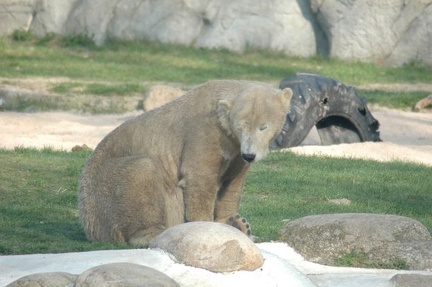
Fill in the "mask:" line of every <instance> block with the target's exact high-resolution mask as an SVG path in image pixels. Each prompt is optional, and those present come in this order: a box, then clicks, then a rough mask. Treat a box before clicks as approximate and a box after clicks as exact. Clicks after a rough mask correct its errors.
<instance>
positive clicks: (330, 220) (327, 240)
mask: <svg viewBox="0 0 432 287" xmlns="http://www.w3.org/2000/svg"><path fill="white" fill-rule="evenodd" d="M282 240H283V241H284V242H286V243H288V244H289V245H290V246H292V247H293V248H294V249H295V250H296V251H297V252H299V253H300V254H302V255H303V256H304V257H305V258H306V259H307V260H310V261H313V262H316V263H321V264H326V265H334V264H335V263H336V261H337V260H338V259H340V258H342V257H345V256H350V255H353V254H361V256H363V257H364V258H363V259H364V260H365V263H368V264H370V265H372V266H373V265H375V266H379V265H380V266H385V267H388V268H393V267H395V268H397V267H402V268H406V269H416V270H427V269H431V268H432V237H431V235H430V234H429V232H428V230H427V229H426V227H424V226H423V225H422V224H421V223H420V222H418V221H416V220H413V219H410V218H407V217H402V216H396V215H383V214H358V213H350V214H327V215H313V216H306V217H303V218H300V219H297V220H293V221H290V222H288V223H287V224H286V225H285V226H284V228H283V230H282Z"/></svg>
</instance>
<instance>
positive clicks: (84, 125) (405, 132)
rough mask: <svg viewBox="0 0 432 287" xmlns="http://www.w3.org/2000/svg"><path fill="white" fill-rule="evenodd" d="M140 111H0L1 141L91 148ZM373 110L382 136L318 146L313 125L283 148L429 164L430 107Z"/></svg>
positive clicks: (5, 144) (10, 144)
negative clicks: (301, 138)
mask: <svg viewBox="0 0 432 287" xmlns="http://www.w3.org/2000/svg"><path fill="white" fill-rule="evenodd" d="M140 113H141V112H134V113H127V114H121V115H79V114H73V113H66V112H49V113H17V112H2V113H0V134H1V135H2V137H1V139H0V147H3V148H7V149H13V148H14V147H16V146H23V147H36V148H43V147H47V146H49V147H52V148H55V149H61V150H71V149H72V147H74V146H76V145H83V144H86V145H88V146H89V147H91V148H94V147H96V145H97V144H98V143H99V142H100V141H101V140H102V138H103V137H104V136H105V135H106V134H108V133H109V132H110V131H111V130H113V129H114V128H115V127H117V126H118V125H120V124H121V123H123V122H124V121H126V120H127V119H129V118H131V117H133V116H136V115H138V114H140ZM372 113H373V115H374V117H375V118H377V119H378V120H379V122H380V124H381V127H380V132H381V139H382V140H383V142H380V143H373V142H367V143H355V144H341V145H331V146H321V145H319V144H320V142H319V137H318V135H317V133H316V131H312V132H311V133H310V134H309V136H308V137H307V138H306V140H305V141H304V142H303V145H302V146H298V147H294V148H290V149H288V150H290V151H293V152H295V153H298V154H306V155H324V156H334V157H348V158H362V159H373V160H379V161H391V160H402V161H412V162H416V163H422V164H425V165H428V166H432V112H427V113H414V112H404V111H398V110H390V109H385V108H379V107H373V108H372Z"/></svg>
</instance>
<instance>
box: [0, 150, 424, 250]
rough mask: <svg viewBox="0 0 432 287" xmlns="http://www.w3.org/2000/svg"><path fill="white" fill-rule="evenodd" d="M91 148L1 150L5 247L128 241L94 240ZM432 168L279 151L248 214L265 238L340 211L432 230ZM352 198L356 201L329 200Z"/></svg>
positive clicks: (259, 180)
mask: <svg viewBox="0 0 432 287" xmlns="http://www.w3.org/2000/svg"><path fill="white" fill-rule="evenodd" d="M88 156H89V152H75V153H71V152H62V151H53V150H51V149H44V150H34V149H24V148H17V149H15V150H13V151H10V150H0V166H2V168H1V173H0V182H1V183H2V184H1V186H0V230H1V232H0V254H3V255H6V254H28V253H51V252H54V253H55V252H70V251H84V250H98V249H119V248H127V245H125V244H107V243H92V242H89V241H87V240H86V238H85V235H84V232H83V230H82V228H81V226H80V223H79V219H78V210H77V193H76V190H77V184H78V181H79V177H80V173H81V170H82V168H83V166H84V163H85V161H86V158H87V157H88ZM431 171H432V170H431V168H429V167H425V166H420V165H414V164H407V163H401V162H393V163H378V162H374V161H362V160H354V159H352V160H351V159H334V158H320V157H305V156H296V155H294V154H291V153H279V152H275V153H272V154H270V156H269V157H268V158H267V159H265V160H263V161H261V162H259V163H256V164H254V165H253V166H252V168H251V170H250V172H249V174H248V176H247V182H246V186H245V194H244V197H243V201H242V206H241V213H242V215H243V216H245V217H246V218H247V219H248V220H249V222H250V223H251V225H252V231H253V234H254V235H255V236H256V237H257V240H258V242H262V241H271V240H278V239H279V237H280V234H279V232H280V230H281V229H282V227H283V220H286V219H296V218H300V217H302V216H306V215H311V214H326V213H339V212H367V213H385V214H398V215H404V216H409V217H412V218H414V219H417V220H419V221H420V222H422V223H423V224H425V226H426V227H427V228H428V229H429V230H432V214H431V213H430V202H432V194H431V193H430V186H432V178H431V177H430V174H431ZM334 198H348V199H349V200H351V201H352V204H351V205H335V204H331V203H329V202H328V200H327V199H334Z"/></svg>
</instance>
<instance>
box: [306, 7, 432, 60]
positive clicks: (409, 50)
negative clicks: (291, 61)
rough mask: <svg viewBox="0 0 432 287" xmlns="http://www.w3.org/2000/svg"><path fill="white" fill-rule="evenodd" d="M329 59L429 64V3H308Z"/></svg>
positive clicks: (431, 18)
mask: <svg viewBox="0 0 432 287" xmlns="http://www.w3.org/2000/svg"><path fill="white" fill-rule="evenodd" d="M310 2H311V8H312V11H313V12H314V13H315V14H316V17H317V21H318V23H319V24H320V26H321V28H322V29H323V31H324V33H325V34H326V36H327V39H328V41H329V47H330V48H329V49H330V57H337V58H341V59H347V60H362V61H376V62H387V63H388V64H396V65H401V64H404V63H407V62H410V61H424V62H425V63H427V64H432V55H431V53H430V47H431V46H432V30H431V29H430V27H431V23H432V13H431V11H432V5H431V3H432V0H422V1H405V0H380V1H361V0H352V1H346V0H311V1H310Z"/></svg>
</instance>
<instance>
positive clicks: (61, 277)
mask: <svg viewBox="0 0 432 287" xmlns="http://www.w3.org/2000/svg"><path fill="white" fill-rule="evenodd" d="M77 277H78V276H77V275H72V274H69V273H66V272H46V273H35V274H31V275H27V276H24V277H21V278H20V279H18V280H16V281H14V282H12V283H10V284H8V285H7V286H6V287H41V286H42V287H58V286H74V282H75V279H76V278H77Z"/></svg>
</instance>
